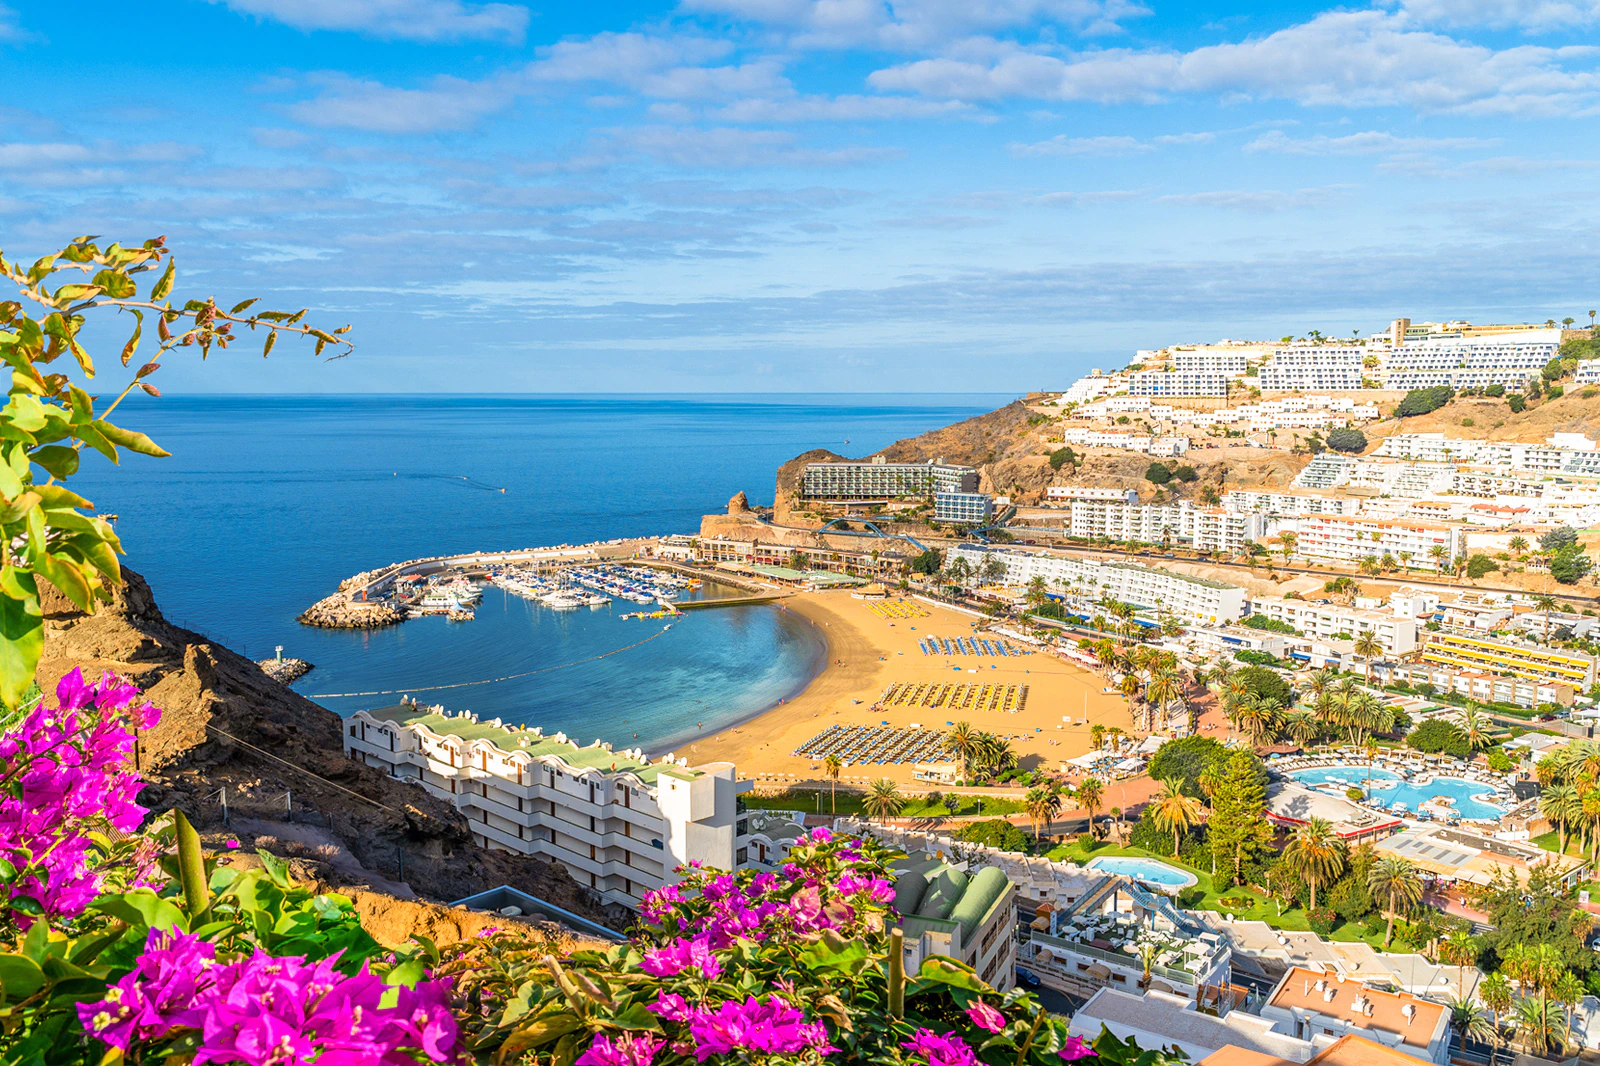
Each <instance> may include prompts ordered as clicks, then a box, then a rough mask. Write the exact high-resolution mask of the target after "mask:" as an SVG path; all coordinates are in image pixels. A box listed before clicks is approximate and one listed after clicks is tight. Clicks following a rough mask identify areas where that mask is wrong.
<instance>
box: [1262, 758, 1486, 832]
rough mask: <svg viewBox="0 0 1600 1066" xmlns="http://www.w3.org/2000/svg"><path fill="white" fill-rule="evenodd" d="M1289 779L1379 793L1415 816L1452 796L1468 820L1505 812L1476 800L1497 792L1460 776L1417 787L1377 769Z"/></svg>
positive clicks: (1326, 770)
mask: <svg viewBox="0 0 1600 1066" xmlns="http://www.w3.org/2000/svg"><path fill="white" fill-rule="evenodd" d="M1369 773H1370V774H1371V775H1372V783H1371V785H1370V786H1369V785H1368V784H1367V775H1368V774H1369ZM1289 776H1290V777H1292V778H1294V779H1295V780H1296V781H1299V782H1301V783H1303V784H1308V785H1326V784H1339V785H1350V786H1352V787H1355V788H1362V789H1366V790H1367V795H1368V796H1372V795H1373V794H1374V793H1377V794H1378V796H1377V798H1378V799H1381V800H1382V801H1383V802H1384V803H1387V804H1389V805H1391V806H1392V805H1394V804H1395V803H1404V804H1405V805H1406V809H1407V810H1408V811H1411V812H1413V813H1415V812H1416V809H1417V806H1418V805H1419V804H1423V803H1426V802H1428V801H1429V800H1431V799H1433V797H1435V796H1449V797H1450V806H1452V807H1454V808H1455V809H1456V812H1457V813H1458V814H1460V815H1461V817H1463V818H1465V819H1467V820H1469V821H1494V820H1496V819H1498V818H1499V817H1500V816H1501V815H1503V814H1505V813H1506V812H1505V808H1503V807H1497V806H1495V805H1494V804H1493V803H1485V802H1484V801H1483V800H1480V799H1476V798H1474V797H1477V796H1488V795H1493V794H1494V789H1492V788H1489V787H1487V786H1485V785H1480V784H1477V783H1476V782H1473V781H1466V780H1463V779H1462V778H1459V777H1436V778H1434V779H1433V780H1432V781H1429V782H1428V783H1427V784H1425V785H1414V784H1412V783H1411V782H1409V781H1405V780H1404V779H1402V778H1401V777H1400V775H1399V774H1396V773H1393V772H1392V771H1389V770H1379V769H1377V768H1376V767H1374V768H1373V769H1372V770H1370V771H1369V770H1368V769H1367V768H1366V767H1365V766H1324V767H1320V768H1318V769H1314V770H1291V771H1290V772H1289Z"/></svg>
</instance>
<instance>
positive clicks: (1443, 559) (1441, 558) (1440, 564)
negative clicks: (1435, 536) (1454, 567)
mask: <svg viewBox="0 0 1600 1066" xmlns="http://www.w3.org/2000/svg"><path fill="white" fill-rule="evenodd" d="M1428 556H1429V557H1430V558H1431V559H1433V568H1434V569H1435V570H1437V571H1439V572H1440V573H1441V574H1442V573H1444V568H1445V566H1446V565H1448V564H1449V562H1450V549H1449V548H1446V547H1445V546H1444V545H1443V544H1435V545H1434V546H1433V547H1431V548H1429V549H1428Z"/></svg>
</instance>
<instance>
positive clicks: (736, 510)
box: [728, 490, 750, 514]
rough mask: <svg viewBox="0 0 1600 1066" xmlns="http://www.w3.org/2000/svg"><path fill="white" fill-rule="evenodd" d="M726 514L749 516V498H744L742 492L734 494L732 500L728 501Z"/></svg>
mask: <svg viewBox="0 0 1600 1066" xmlns="http://www.w3.org/2000/svg"><path fill="white" fill-rule="evenodd" d="M728 513H729V514H749V513H750V497H748V496H746V495H745V494H744V492H743V490H741V491H739V492H736V493H734V494H733V498H732V499H731V500H729V501H728Z"/></svg>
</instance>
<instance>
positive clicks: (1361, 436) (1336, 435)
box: [1328, 427, 1367, 452]
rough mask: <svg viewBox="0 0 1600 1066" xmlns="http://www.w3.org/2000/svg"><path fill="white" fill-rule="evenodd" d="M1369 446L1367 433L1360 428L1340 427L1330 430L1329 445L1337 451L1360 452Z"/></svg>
mask: <svg viewBox="0 0 1600 1066" xmlns="http://www.w3.org/2000/svg"><path fill="white" fill-rule="evenodd" d="M1366 446H1367V435H1366V434H1365V433H1363V432H1361V431H1360V430H1359V429H1350V428H1347V427H1346V428H1340V429H1332V430H1329V431H1328V447H1330V448H1332V449H1333V450H1334V451H1336V452H1359V451H1361V450H1363V449H1364V448H1366Z"/></svg>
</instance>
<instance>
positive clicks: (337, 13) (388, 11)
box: [209, 0, 528, 43]
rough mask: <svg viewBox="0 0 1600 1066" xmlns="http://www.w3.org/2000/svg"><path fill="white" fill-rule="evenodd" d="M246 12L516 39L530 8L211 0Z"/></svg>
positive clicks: (371, 30) (410, 32) (433, 0)
mask: <svg viewBox="0 0 1600 1066" xmlns="http://www.w3.org/2000/svg"><path fill="white" fill-rule="evenodd" d="M209 2H210V3H213V4H216V3H221V4H225V5H227V7H228V8H229V10H232V11H237V12H238V13H240V14H242V15H254V16H256V17H257V18H263V19H272V20H273V21H275V22H282V23H284V24H285V25H288V26H293V27H294V28H295V29H297V30H344V31H351V32H356V33H363V34H368V35H370V36H373V37H380V38H384V39H390V40H396V39H397V40H407V41H454V40H501V41H509V42H512V43H516V42H519V41H521V40H522V37H523V34H524V33H525V32H527V28H528V9H527V8H525V7H521V6H519V5H516V4H465V3H462V2H461V0H209Z"/></svg>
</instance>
